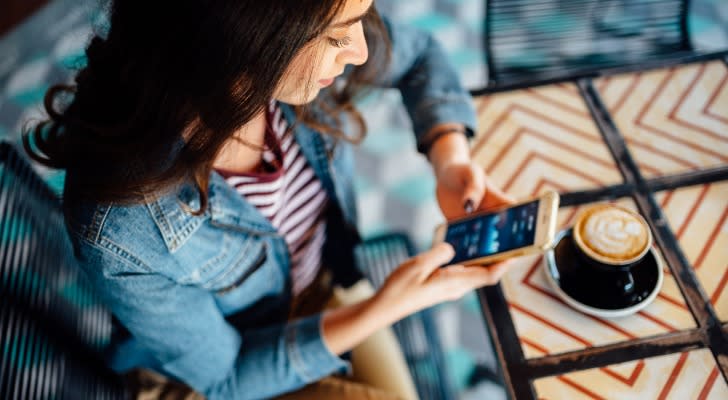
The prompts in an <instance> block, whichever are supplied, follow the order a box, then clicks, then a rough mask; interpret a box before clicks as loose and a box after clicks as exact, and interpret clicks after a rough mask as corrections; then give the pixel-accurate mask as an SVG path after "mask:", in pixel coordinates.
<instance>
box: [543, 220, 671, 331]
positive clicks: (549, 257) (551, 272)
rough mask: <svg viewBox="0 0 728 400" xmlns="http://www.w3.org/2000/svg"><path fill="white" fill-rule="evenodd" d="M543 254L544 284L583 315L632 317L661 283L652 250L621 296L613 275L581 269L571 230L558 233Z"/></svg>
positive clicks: (658, 262)
mask: <svg viewBox="0 0 728 400" xmlns="http://www.w3.org/2000/svg"><path fill="white" fill-rule="evenodd" d="M554 243H555V245H554V247H553V249H552V250H549V251H548V252H547V253H546V263H544V270H545V272H546V280H548V281H549V283H550V284H551V287H552V288H553V289H554V291H555V292H556V294H557V295H558V296H559V297H560V298H561V299H562V300H564V301H565V302H566V303H567V304H568V305H570V306H572V307H574V308H575V309H577V310H579V311H581V312H584V313H586V314H591V315H596V316H598V317H605V318H615V317H623V316H626V315H630V314H634V313H636V312H637V311H639V310H641V309H643V308H645V307H646V306H647V305H648V304H650V303H651V302H652V301H653V300H654V299H655V297H657V294H658V293H659V292H660V288H661V287H662V281H663V278H664V276H663V272H662V259H661V258H660V256H659V255H658V253H657V251H656V250H655V249H654V248H651V249H650V251H649V252H648V253H647V254H646V255H645V257H644V258H643V259H642V260H641V261H640V262H639V263H637V264H636V265H635V266H634V267H632V269H631V274H632V279H633V280H634V289H633V290H632V291H631V292H630V293H624V291H623V290H621V289H620V288H619V287H618V286H617V280H615V278H614V276H615V275H614V274H619V272H608V271H599V270H595V269H594V268H591V267H588V266H584V265H583V263H584V262H583V261H582V260H581V259H580V257H579V255H578V254H577V253H576V248H575V244H574V241H573V238H572V236H571V229H565V230H562V231H561V232H559V233H558V234H557V235H556V238H555V242H554Z"/></svg>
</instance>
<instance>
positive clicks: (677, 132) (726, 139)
mask: <svg viewBox="0 0 728 400" xmlns="http://www.w3.org/2000/svg"><path fill="white" fill-rule="evenodd" d="M595 86H596V88H597V89H598V90H599V94H600V96H601V97H602V100H603V101H604V103H605V104H606V106H607V108H608V109H609V112H610V113H611V115H612V118H613V119H614V121H615V123H616V124H617V127H618V128H619V130H620V132H621V133H622V135H624V137H625V140H626V142H627V146H628V148H629V150H630V152H631V153H632V155H633V157H634V159H635V161H636V162H637V164H638V165H639V166H640V168H641V169H642V171H643V175H644V176H645V177H654V176H659V175H667V174H673V173H677V172H685V171H690V170H697V169H704V168H708V167H716V166H720V165H726V164H728V68H727V67H726V65H725V64H724V63H723V62H721V61H714V62H711V63H702V64H693V65H687V66H682V67H679V68H668V69H662V70H658V71H652V72H644V73H632V74H624V75H619V76H613V77H606V78H602V79H599V80H596V81H595Z"/></svg>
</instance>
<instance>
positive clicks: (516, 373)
mask: <svg viewBox="0 0 728 400" xmlns="http://www.w3.org/2000/svg"><path fill="white" fill-rule="evenodd" d="M714 60H722V61H723V62H724V63H725V64H726V66H727V67H728V51H724V52H718V53H711V54H702V55H694V56H688V57H681V58H676V59H673V60H663V61H660V62H655V63H652V64H649V65H642V66H639V67H629V68H621V69H620V68H614V69H610V70H606V71H601V72H600V73H598V74H592V75H590V76H580V77H572V78H571V79H559V80H551V81H548V80H546V81H541V82H530V83H524V84H521V85H519V84H514V85H508V86H499V87H496V88H484V89H480V90H474V91H471V93H472V94H473V95H475V96H481V95H487V94H491V93H497V92H502V91H506V90H513V89H519V88H523V87H532V86H534V85H544V84H552V83H559V82H572V83H575V84H576V85H577V87H578V89H579V93H580V94H581V96H582V98H583V99H584V102H585V103H586V105H587V107H588V109H589V111H590V113H591V116H592V118H593V119H594V122H595V124H596V126H597V127H598V129H599V131H600V133H601V134H602V136H603V138H604V140H605V142H606V144H607V146H608V148H609V150H610V152H611V154H612V156H613V158H614V160H615V162H616V164H617V167H618V168H619V171H620V173H621V174H622V177H623V179H624V181H623V183H620V184H617V185H613V186H609V187H604V188H599V189H594V190H586V191H576V192H568V193H562V195H561V207H568V206H574V205H580V204H585V203H591V202H595V201H602V200H612V199H617V198H621V197H631V198H632V199H633V200H634V201H635V203H636V205H637V207H638V209H639V211H640V213H641V214H642V215H643V216H645V218H646V219H647V221H648V223H649V224H650V227H651V228H652V232H653V234H654V238H655V244H656V245H657V247H658V248H659V249H660V251H661V253H662V255H663V258H664V260H665V262H666V264H667V266H668V267H669V268H670V271H671V272H672V275H673V276H674V278H675V281H676V283H677V285H678V287H679V289H680V292H681V293H682V295H683V297H684V298H685V302H686V305H687V307H688V309H689V311H690V313H691V314H692V316H693V318H694V319H695V321H696V323H697V328H694V329H689V330H683V331H678V332H672V333H667V334H661V335H657V336H651V337H645V338H639V339H636V340H630V341H623V342H618V343H613V344H609V345H604V346H595V347H590V348H586V349H581V350H576V351H570V352H567V353H562V354H553V355H547V356H545V357H540V358H532V359H526V358H525V356H524V353H523V350H522V348H521V343H520V340H519V338H518V335H517V332H516V328H515V325H514V324H513V319H512V318H511V314H510V312H509V308H508V302H507V300H506V298H505V296H504V294H503V290H502V288H501V286H500V285H497V286H492V287H488V288H484V289H481V290H479V291H478V297H479V299H480V303H481V308H482V311H483V317H484V320H485V321H486V323H487V328H488V329H489V332H490V336H491V340H492V341H493V348H494V349H495V351H496V355H497V358H498V361H499V363H500V366H501V370H500V371H499V372H500V375H501V378H502V379H503V382H504V386H505V388H506V392H507V393H508V395H509V397H510V398H515V399H536V398H537V396H536V392H535V389H534V386H533V382H534V380H536V379H539V378H543V377H548V376H556V375H562V374H566V373H569V372H574V371H577V370H585V369H590V368H597V367H605V366H608V365H612V364H617V363H623V362H629V361H635V360H640V359H643V358H648V357H655V356H661V355H667V354H673V353H680V352H685V351H690V350H695V349H701V348H706V349H709V350H710V351H711V352H712V354H713V356H714V357H715V359H716V362H717V365H718V368H719V370H720V372H721V373H722V375H723V378H724V379H726V381H728V323H723V322H721V321H720V319H719V318H718V316H717V315H716V312H715V310H714V308H713V306H712V305H711V303H710V299H709V297H708V296H707V294H706V293H705V291H704V290H703V289H702V287H701V285H700V283H699V281H698V278H697V276H696V274H695V272H694V270H693V268H692V267H691V265H690V263H689V262H688V260H687V259H686V257H685V255H684V254H683V252H682V251H681V249H680V246H679V244H678V241H677V239H676V237H675V234H674V233H673V232H672V230H671V229H670V227H669V225H668V223H667V220H666V218H665V216H664V214H663V212H662V209H661V208H660V206H659V205H658V203H657V201H656V200H655V193H656V192H658V191H663V190H670V189H677V188H681V187H686V186H693V185H699V184H707V183H713V182H719V181H726V180H728V166H720V167H717V168H712V169H705V170H699V171H692V172H687V173H681V174H674V175H669V176H663V177H658V178H654V179H645V178H644V177H643V176H642V173H641V171H640V170H639V168H638V166H637V164H636V162H635V161H634V159H633V157H632V155H631V154H630V152H629V150H628V149H627V145H626V143H625V140H624V137H623V136H622V134H621V133H620V132H619V129H618V128H617V126H616V125H615V123H614V121H613V120H612V117H611V115H610V114H609V111H608V110H607V107H606V106H605V105H604V103H603V101H602V99H601V98H600V96H599V93H598V92H597V90H596V89H595V88H594V85H593V83H592V81H593V79H594V78H596V77H600V76H609V75H615V74H620V73H626V72H636V71H643V70H646V69H653V68H668V67H675V66H679V65H685V64H689V63H696V62H708V61H714Z"/></svg>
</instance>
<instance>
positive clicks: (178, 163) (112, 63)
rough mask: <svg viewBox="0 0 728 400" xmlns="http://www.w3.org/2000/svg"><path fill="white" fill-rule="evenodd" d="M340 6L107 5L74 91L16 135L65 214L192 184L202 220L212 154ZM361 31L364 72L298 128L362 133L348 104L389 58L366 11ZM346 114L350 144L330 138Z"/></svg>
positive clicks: (233, 0)
mask: <svg viewBox="0 0 728 400" xmlns="http://www.w3.org/2000/svg"><path fill="white" fill-rule="evenodd" d="M344 3H345V0H299V1H296V2H290V1H287V0H266V1H255V0H225V1H222V0H214V1H210V0H179V1H163V0H155V1H141V0H119V1H113V3H112V5H111V7H110V9H109V12H110V28H109V30H108V33H107V34H106V35H105V38H102V37H101V36H96V37H94V38H93V39H92V40H91V42H90V44H89V45H88V47H87V49H86V58H87V64H86V66H85V67H84V68H83V69H81V70H80V71H79V72H78V74H77V75H76V78H75V85H71V86H69V85H56V86H54V87H52V88H50V89H49V90H48V92H47V93H46V96H45V101H44V106H45V109H46V111H47V113H48V115H49V119H48V120H46V121H42V122H41V123H39V124H37V125H36V126H34V127H33V128H32V129H31V130H30V131H26V132H25V133H24V135H23V143H24V147H25V149H26V151H27V152H28V153H29V155H30V156H31V157H32V158H33V159H34V160H36V161H38V162H40V163H41V164H44V165H46V166H49V167H52V168H63V169H66V170H67V175H66V185H65V188H64V194H63V196H64V203H65V204H66V206H68V203H69V202H71V201H75V200H90V201H95V202H101V203H106V202H117V203H122V204H123V203H137V202H142V201H144V200H145V199H148V198H150V196H151V197H154V196H158V195H160V194H161V193H164V192H165V191H166V190H170V189H172V188H173V187H175V186H176V185H178V184H180V183H182V182H184V181H192V182H194V184H195V185H196V186H197V188H198V190H199V191H200V198H201V202H200V205H201V206H200V209H199V210H196V211H195V212H194V213H195V214H199V213H202V212H203V211H204V210H205V209H206V208H207V197H208V193H207V188H208V184H209V177H210V173H211V170H212V164H213V161H214V159H215V157H216V156H217V154H218V153H219V151H220V149H221V148H222V146H223V144H224V143H225V142H226V141H227V140H228V139H229V138H230V137H231V136H232V134H233V133H234V132H235V131H236V130H237V129H239V128H240V127H241V126H243V125H244V124H246V123H247V122H249V121H250V120H251V119H252V118H253V117H254V116H255V115H256V114H258V113H259V112H260V111H261V110H263V109H264V107H265V106H266V105H267V104H268V102H269V101H270V100H271V99H272V97H273V93H274V90H275V89H276V87H277V85H278V83H279V82H280V80H281V78H282V77H283V75H284V72H285V71H286V68H287V67H288V66H289V64H290V63H291V61H292V59H293V58H294V56H295V55H296V54H297V53H298V52H299V51H300V50H301V49H302V48H304V46H306V45H307V44H308V43H309V42H311V41H312V40H313V39H314V38H316V37H318V36H319V35H320V34H321V33H322V32H323V30H324V29H325V28H326V27H327V26H328V25H329V23H330V22H331V21H332V19H333V17H334V16H335V15H336V14H337V12H339V11H340V10H341V9H342V7H343V5H344ZM364 26H365V35H366V37H367V40H368V43H369V44H370V54H371V57H370V61H369V62H367V64H365V65H364V66H362V67H360V68H357V69H355V70H354V72H353V73H352V74H351V75H350V76H349V79H348V81H347V85H346V86H345V87H343V88H338V89H336V90H334V89H332V90H330V91H327V92H328V93H327V95H326V96H325V98H322V99H317V101H318V102H320V103H321V104H320V105H321V107H320V108H321V109H323V110H324V111H325V113H326V114H328V117H329V118H327V121H328V122H327V124H321V123H319V122H318V119H317V118H320V116H319V117H314V115H313V114H312V113H309V112H304V109H303V108H301V107H298V108H297V113H299V115H300V117H301V118H302V122H304V123H307V124H311V125H313V126H315V127H316V128H318V129H321V130H323V131H325V133H327V134H331V135H333V136H335V137H339V138H343V139H348V140H351V141H357V140H359V139H361V137H363V133H364V124H363V120H362V119H361V116H360V115H359V114H358V113H357V112H356V110H355V108H354V107H353V105H352V101H353V100H354V96H355V95H356V93H357V92H358V90H359V89H360V88H361V87H362V86H363V85H366V84H367V83H370V82H371V81H372V80H373V77H374V76H375V73H376V72H377V70H380V69H381V68H383V67H384V66H385V65H386V63H387V62H388V57H389V42H388V38H387V34H386V31H385V29H384V26H383V24H382V22H381V19H380V18H379V16H378V14H377V13H376V11H375V10H374V7H372V11H371V12H370V13H369V14H368V15H367V16H366V17H365V19H364ZM320 97H322V96H320ZM63 99H68V100H67V101H66V102H65V104H61V105H60V106H59V104H58V103H63ZM332 100H333V101H332ZM332 104H333V105H332ZM345 114H348V115H351V116H353V118H354V120H355V122H357V123H358V124H359V128H360V133H361V134H359V135H354V136H353V137H352V136H347V135H346V134H344V132H342V131H341V126H342V124H341V118H342V116H343V115H345Z"/></svg>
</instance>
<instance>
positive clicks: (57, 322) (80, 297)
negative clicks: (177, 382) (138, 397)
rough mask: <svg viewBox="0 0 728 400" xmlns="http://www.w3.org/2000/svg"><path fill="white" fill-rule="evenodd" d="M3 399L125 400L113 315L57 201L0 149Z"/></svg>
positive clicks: (11, 153) (4, 147)
mask: <svg viewBox="0 0 728 400" xmlns="http://www.w3.org/2000/svg"><path fill="white" fill-rule="evenodd" d="M0 298H2V302H1V303H0V346H1V350H0V351H2V359H1V361H0V398H1V399H12V400H16V399H17V400H26V399H108V400H114V399H122V398H126V397H127V393H126V389H125V388H124V386H123V384H122V380H121V378H120V377H119V376H117V375H115V374H113V373H112V372H111V371H110V370H109V369H108V368H106V367H105V366H104V364H103V362H102V361H101V356H100V354H101V352H102V351H103V349H104V347H105V346H106V345H107V344H108V342H109V337H110V334H111V314H110V313H109V312H108V311H107V310H106V309H105V308H104V307H103V306H102V305H101V303H100V302H99V301H98V299H97V298H96V297H95V296H94V295H93V293H92V291H91V289H90V286H89V285H88V283H87V282H86V281H85V280H84V277H83V275H81V273H80V269H79V268H77V267H76V265H75V262H74V259H73V251H72V249H71V243H70V242H69V240H68V237H67V234H66V231H65V228H64V224H63V215H62V213H61V210H60V203H59V201H58V199H57V198H56V197H55V196H54V195H53V194H52V193H51V191H50V190H49V189H48V188H47V186H46V185H45V183H44V182H43V181H42V180H41V179H40V178H39V177H38V176H37V175H36V174H35V172H34V171H33V170H32V169H31V168H30V166H29V165H28V163H27V162H26V161H25V160H23V159H22V158H21V157H20V156H19V155H18V153H17V152H16V151H15V150H14V148H13V147H12V146H10V145H9V144H7V143H0Z"/></svg>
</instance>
